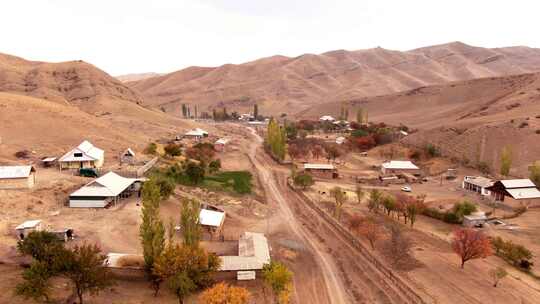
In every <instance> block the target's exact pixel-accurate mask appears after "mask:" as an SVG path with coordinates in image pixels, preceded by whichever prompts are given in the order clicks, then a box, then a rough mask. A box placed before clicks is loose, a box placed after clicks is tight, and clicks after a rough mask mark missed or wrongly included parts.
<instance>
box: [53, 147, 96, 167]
mask: <svg viewBox="0 0 540 304" xmlns="http://www.w3.org/2000/svg"><path fill="white" fill-rule="evenodd" d="M104 160H105V152H104V151H103V150H101V149H99V148H96V147H94V145H93V144H91V143H90V142H89V141H87V140H85V141H83V142H82V143H81V144H80V145H78V146H77V147H76V148H74V149H72V150H71V151H69V152H68V153H66V154H64V155H63V156H62V157H61V158H60V159H59V160H58V163H59V164H60V170H62V169H82V168H101V167H102V166H103V162H104Z"/></svg>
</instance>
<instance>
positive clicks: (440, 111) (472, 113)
mask: <svg viewBox="0 0 540 304" xmlns="http://www.w3.org/2000/svg"><path fill="white" fill-rule="evenodd" d="M348 106H349V108H350V109H355V108H358V107H362V108H364V109H367V110H368V112H369V117H370V120H371V121H378V122H386V123H391V124H396V125H397V124H400V123H403V124H405V125H407V126H410V127H413V128H417V129H418V130H419V131H418V132H416V133H414V134H412V135H410V136H409V137H407V138H406V139H405V142H407V143H410V144H413V145H416V146H419V147H422V146H425V145H426V144H427V143H431V144H434V145H436V146H437V147H439V148H440V149H441V150H442V152H443V154H445V155H447V156H450V157H454V158H455V159H458V160H460V161H462V162H466V163H471V164H475V163H478V162H480V161H481V162H486V163H487V164H488V165H489V166H491V168H494V169H496V168H498V166H499V158H500V153H501V150H502V147H504V146H509V147H511V148H512V149H513V159H514V166H513V167H514V171H513V173H516V174H517V173H520V174H525V173H526V172H527V166H528V165H530V164H531V163H532V162H533V161H537V160H540V145H539V144H537V143H538V142H539V141H540V73H532V74H522V75H514V76H506V77H489V78H482V79H475V80H468V81H460V82H452V83H449V84H444V85H435V86H428V87H422V88H417V89H413V90H408V91H404V92H400V93H395V94H390V95H386V96H378V97H366V98H359V99H356V100H354V101H351V102H349V103H348ZM339 107H340V104H339V103H337V102H331V103H326V104H322V105H319V106H316V107H313V108H312V109H310V110H309V111H306V112H304V113H303V115H302V117H304V118H317V117H319V115H321V114H323V113H325V114H333V115H336V114H337V113H338V112H339ZM352 112H354V111H352ZM351 118H352V117H351Z"/></svg>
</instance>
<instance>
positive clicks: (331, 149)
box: [324, 145, 341, 161]
mask: <svg viewBox="0 0 540 304" xmlns="http://www.w3.org/2000/svg"><path fill="white" fill-rule="evenodd" d="M324 149H325V150H326V158H327V159H328V161H330V160H332V161H335V160H336V158H338V157H340V156H341V152H340V151H339V149H338V148H336V147H335V146H333V145H326V146H325V147H324Z"/></svg>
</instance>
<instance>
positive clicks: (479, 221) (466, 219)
mask: <svg viewBox="0 0 540 304" xmlns="http://www.w3.org/2000/svg"><path fill="white" fill-rule="evenodd" d="M486 221H487V217H486V214H485V213H484V212H480V211H479V212H474V213H471V214H470V215H464V216H463V226H465V227H477V226H481V225H484V224H485V223H486Z"/></svg>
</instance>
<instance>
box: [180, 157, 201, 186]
mask: <svg viewBox="0 0 540 304" xmlns="http://www.w3.org/2000/svg"><path fill="white" fill-rule="evenodd" d="M204 171H205V170H204V168H203V167H202V166H201V165H200V164H196V163H195V162H192V161H188V163H187V165H186V170H185V173H186V175H187V177H188V179H189V181H190V182H191V183H192V184H193V185H198V184H200V183H201V182H202V181H203V180H204V175H205V172H204Z"/></svg>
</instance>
